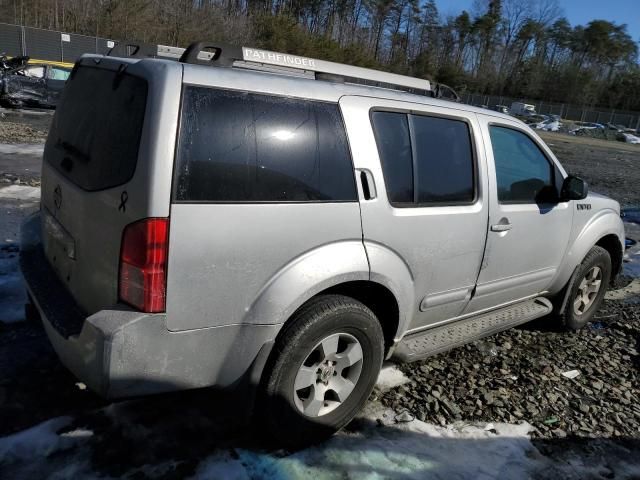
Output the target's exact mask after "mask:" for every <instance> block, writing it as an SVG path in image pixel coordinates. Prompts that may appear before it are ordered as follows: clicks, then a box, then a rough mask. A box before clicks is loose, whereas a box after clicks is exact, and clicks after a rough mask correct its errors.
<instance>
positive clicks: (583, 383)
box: [0, 119, 640, 479]
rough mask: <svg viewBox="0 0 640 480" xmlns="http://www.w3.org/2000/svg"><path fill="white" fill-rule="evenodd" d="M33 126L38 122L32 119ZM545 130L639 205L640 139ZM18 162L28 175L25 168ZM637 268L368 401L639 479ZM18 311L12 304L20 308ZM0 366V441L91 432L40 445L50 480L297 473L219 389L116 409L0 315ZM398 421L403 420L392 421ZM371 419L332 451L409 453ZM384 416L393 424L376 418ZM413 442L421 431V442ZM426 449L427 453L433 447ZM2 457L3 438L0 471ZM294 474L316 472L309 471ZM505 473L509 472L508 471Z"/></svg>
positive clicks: (13, 253)
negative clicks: (606, 290) (215, 464)
mask: <svg viewBox="0 0 640 480" xmlns="http://www.w3.org/2000/svg"><path fill="white" fill-rule="evenodd" d="M22 120H24V119H22ZM30 121H33V120H27V123H29V122H30ZM40 121H41V120H40V119H38V120H36V122H40ZM17 123H20V119H19V121H18V122H17ZM11 128H14V127H11ZM34 128H35V127H34ZM543 138H544V139H545V141H547V143H548V144H549V145H550V146H551V148H552V149H553V150H554V152H555V153H556V154H557V155H558V157H559V158H560V160H561V161H562V162H563V164H564V166H565V167H566V169H567V170H568V171H569V172H571V173H574V174H577V175H580V176H582V177H583V178H585V179H586V180H587V181H588V182H589V183H590V185H591V187H592V189H593V190H595V191H599V192H601V193H604V194H607V195H610V196H612V197H613V198H615V199H617V200H618V201H620V202H621V203H622V204H624V205H640V163H639V162H640V146H634V145H624V144H619V143H617V142H605V141H598V140H593V139H588V138H576V137H570V136H567V135H561V134H547V133H545V134H543ZM2 160H3V157H2V155H0V173H1V174H3V175H2V176H3V178H4V180H5V183H4V184H3V183H0V189H1V188H2V187H3V186H4V185H7V184H9V183H11V184H13V183H23V184H29V183H30V184H37V172H36V173H34V168H33V164H34V163H37V161H38V157H37V155H36V154H29V155H26V154H24V155H18V156H16V155H15V154H6V155H5V157H4V163H2ZM25 164H28V165H29V172H30V173H29V175H26V176H24V177H23V174H22V173H21V172H23V170H24V168H25ZM34 182H36V183H34ZM35 208H37V201H35V200H33V199H30V198H26V197H25V198H23V199H21V200H20V199H11V200H3V199H2V198H1V197H0V210H1V212H2V215H0V230H1V231H2V237H0V297H2V295H5V298H6V293H7V292H8V291H9V290H7V288H8V287H7V285H8V284H9V283H10V282H9V283H7V282H6V280H7V279H13V280H11V281H13V282H14V283H13V287H12V288H14V289H15V286H16V284H15V281H19V279H18V280H16V278H17V277H16V276H15V275H16V258H17V255H18V252H19V247H18V246H17V225H18V222H17V220H18V219H19V218H21V217H23V216H24V215H25V214H27V213H28V212H29V211H32V210H33V209H35ZM628 229H629V230H628V236H629V237H630V238H633V239H635V240H639V241H640V226H634V225H632V224H628ZM633 252H634V253H636V251H635V250H634V251H633ZM639 257H640V256H639ZM2 269H4V270H2ZM635 269H637V263H633V262H631V263H628V264H626V265H625V272H626V276H624V277H623V278H621V280H620V282H619V284H618V285H617V286H618V287H621V288H620V289H618V290H616V292H615V294H614V295H612V296H611V297H610V300H608V301H607V302H606V304H605V306H604V308H603V309H602V310H601V311H600V312H599V314H598V316H597V318H596V321H595V322H594V323H592V324H591V325H590V326H589V327H587V328H585V329H584V330H582V331H581V332H578V333H566V332H561V331H559V330H558V328H557V325H555V324H554V323H553V321H552V320H550V319H542V320H540V321H538V322H535V323H533V324H530V325H526V326H524V327H521V328H517V329H513V330H511V331H507V332H503V333H501V334H498V335H494V336H492V337H488V338H485V339H483V340H481V341H478V342H475V343H473V344H470V345H466V346H464V347H461V348H458V349H455V350H453V351H451V352H448V353H445V354H441V355H438V356H436V357H433V358H431V359H428V360H426V361H423V362H417V363H414V364H409V365H402V366H400V367H399V368H400V369H401V371H402V372H404V373H405V374H406V376H407V377H409V379H410V381H409V382H408V383H405V384H404V385H401V386H397V387H394V388H390V389H381V390H377V391H376V392H375V393H374V395H373V396H372V398H371V402H370V406H371V405H374V406H375V405H378V406H381V407H382V408H383V409H388V410H387V411H392V412H393V413H392V415H391V417H390V418H391V419H392V420H391V423H394V422H395V423H398V422H404V421H407V420H411V419H412V418H416V419H418V420H423V421H426V422H428V423H429V424H433V425H436V426H442V425H444V426H445V427H442V428H447V429H451V428H452V427H451V426H452V425H457V427H455V428H461V429H462V428H467V426H469V425H476V424H478V422H480V424H482V425H486V426H485V427H483V428H486V429H488V431H489V432H490V431H491V429H492V428H493V427H491V425H493V423H490V422H503V423H510V424H516V423H519V422H522V421H526V422H527V423H528V424H530V425H531V426H532V430H531V432H530V435H531V437H532V438H533V444H534V445H535V446H536V447H537V450H535V451H533V452H528V453H527V454H526V456H527V458H526V459H521V461H522V462H525V463H526V462H529V461H536V462H537V461H543V460H544V461H545V462H552V463H551V464H548V465H547V464H545V465H546V466H545V467H544V468H542V469H538V470H535V472H536V473H535V474H527V476H530V477H533V478H576V479H577V478H594V479H596V478H597V479H601V478H640V406H639V404H638V398H640V354H639V352H640V306H639V305H640V281H638V280H633V278H632V275H638V273H636V272H637V270H635ZM622 287H624V288H622ZM12 294H14V295H15V294H16V292H15V291H13V292H12ZM14 303H19V302H18V301H14ZM14 307H16V308H15V310H16V311H19V309H20V306H19V305H14ZM0 320H2V319H1V318H0ZM570 370H578V372H579V375H578V376H577V377H576V378H573V379H569V378H566V377H565V376H563V373H565V372H567V371H570ZM0 372H2V375H0V436H3V435H7V434H10V433H13V432H18V431H20V430H23V429H25V428H28V427H32V426H33V425H36V424H38V423H39V422H43V421H45V420H48V419H51V418H54V417H55V418H66V417H70V418H71V419H72V420H69V421H68V422H67V423H66V424H65V423H64V422H61V423H60V425H64V428H62V427H57V428H58V430H59V431H62V430H64V431H65V432H66V433H65V435H66V434H69V435H75V436H76V437H77V436H78V435H80V436H82V435H88V436H87V440H84V443H82V445H83V446H82V447H78V448H76V447H74V445H76V444H75V443H73V442H71V441H70V443H68V444H64V445H66V446H65V447H64V448H61V449H59V450H56V451H55V452H54V453H51V450H46V449H45V451H44V453H34V455H40V456H41V457H42V458H44V461H45V462H46V465H47V467H46V468H47V470H46V472H48V474H51V475H54V473H55V474H56V475H58V476H57V477H56V478H65V477H74V478H87V477H86V476H84V475H80V474H78V475H76V473H77V472H80V471H81V472H85V473H86V471H90V472H94V474H95V475H98V474H99V475H108V476H111V477H122V476H124V475H127V477H128V478H183V477H185V476H188V475H192V474H194V473H196V472H198V471H200V470H199V469H200V468H201V466H202V465H201V464H202V463H205V462H204V461H203V459H205V458H206V457H207V456H208V455H211V452H214V451H215V452H218V453H215V455H218V456H220V455H222V457H223V459H224V461H225V462H227V463H232V464H233V465H236V464H238V465H239V464H241V465H242V466H243V468H245V469H247V470H248V471H250V472H253V473H250V474H248V475H245V476H241V475H238V476H237V478H262V477H264V476H276V477H278V478H286V475H285V474H284V473H283V472H290V471H291V470H280V468H281V467H280V465H281V464H280V463H278V464H277V465H278V467H277V468H275V467H274V468H275V470H274V468H271V467H269V468H271V469H269V468H267V469H266V470H265V469H264V468H265V467H262V466H261V467H260V468H258V467H255V465H256V463H255V458H254V457H255V456H256V455H258V456H259V455H263V454H265V453H264V452H266V454H268V455H269V458H272V459H276V460H273V461H274V462H275V461H278V462H280V460H283V461H287V459H289V460H290V461H293V460H292V459H299V458H300V457H299V456H298V457H296V456H295V455H300V454H295V455H291V456H290V453H289V452H281V451H273V450H272V449H270V448H269V447H268V446H265V445H264V444H260V443H259V440H257V438H258V437H259V436H257V435H256V432H255V431H253V430H252V429H251V428H250V427H247V426H246V425H243V423H242V421H241V420H242V412H237V411H236V410H235V409H234V408H233V406H234V402H235V400H234V399H229V398H227V397H225V396H222V395H219V394H216V393H215V392H189V393H180V394H175V395H166V396H159V397H155V398H152V399H142V400H137V401H132V402H126V403H120V404H110V403H108V402H106V401H104V400H102V399H99V398H98V397H96V396H95V395H93V394H92V393H91V392H89V391H87V390H86V389H84V388H83V385H81V384H77V380H76V379H74V378H73V376H72V375H71V374H70V373H68V372H67V371H66V370H65V368H64V367H63V366H62V365H61V364H60V363H59V361H58V360H57V357H56V356H55V354H54V352H53V351H52V349H51V347H50V346H49V343H48V342H47V340H46V338H45V336H44V333H43V330H42V327H41V326H39V325H37V324H31V323H28V322H24V321H18V322H14V323H2V322H1V321H0ZM398 418H400V419H401V420H394V419H398ZM368 421H369V420H366V419H365V420H362V419H360V420H358V421H356V422H354V423H353V424H352V425H351V426H350V427H349V428H348V429H347V430H348V432H347V434H346V436H339V437H338V438H337V439H335V440H333V441H332V442H333V443H330V444H329V447H328V448H335V447H336V446H341V448H343V447H344V448H347V447H346V446H347V445H353V444H354V442H355V445H358V443H357V442H358V441H359V440H358V439H362V438H363V437H367V438H368V436H373V438H374V439H375V441H376V442H378V443H375V442H374V443H373V444H369V443H368V444H366V446H367V449H373V450H374V451H375V454H376V455H382V453H381V452H384V451H385V450H387V449H392V450H393V449H394V448H395V450H394V451H392V452H391V453H390V454H389V455H390V457H384V458H385V459H386V460H385V461H391V460H393V459H395V461H396V462H398V463H402V462H401V461H400V460H398V458H400V456H401V455H402V454H403V453H406V452H403V451H401V450H402V449H401V448H400V447H399V445H406V444H403V443H398V442H400V440H399V438H398V437H397V436H393V435H391V434H388V432H387V430H384V428H383V429H377V430H371V428H372V427H370V426H369V427H365V426H363V425H367V422H368ZM378 421H379V423H384V424H385V425H386V424H388V423H389V422H388V421H387V420H383V419H382V417H379V418H378ZM496 425H497V423H496ZM374 427H375V425H374ZM434 428H435V427H434ZM496 428H498V429H499V427H497V426H496ZM60 429H62V430H60ZM54 431H55V429H54ZM372 431H375V433H371V432H372ZM447 431H449V430H447ZM78 432H79V433H78ZM83 432H84V433H83ZM86 432H89V433H86ZM389 435H390V436H389ZM394 435H395V434H394ZM474 435H475V434H474ZM488 435H490V434H488ZM76 437H74V438H76ZM474 438H475V437H474ZM389 439H390V440H389ZM383 440H384V441H383ZM520 440H521V439H519V440H518V442H519V441H520ZM74 441H76V440H74ZM415 441H416V442H419V441H421V440H420V438H419V437H415ZM349 442H350V443H349ZM432 443H433V442H432ZM454 443H455V442H454ZM516 444H517V442H516V443H509V444H499V443H497V444H491V443H489V444H484V445H485V447H482V448H486V455H488V457H487V458H488V459H489V460H487V461H488V462H489V463H490V462H493V461H494V459H493V457H490V455H492V454H493V453H495V452H497V451H503V450H504V451H510V450H509V449H513V448H514V445H516ZM256 445H258V446H257V447H256ZM420 445H423V447H421V448H431V447H429V446H428V445H430V444H429V443H425V444H420ZM449 445H450V446H451V448H452V449H453V450H451V452H450V453H449V455H450V456H451V460H450V461H451V462H455V461H456V459H455V458H454V457H456V456H459V457H461V458H460V459H458V461H460V462H461V463H465V464H468V463H469V462H468V461H464V456H465V455H466V454H467V453H468V454H469V455H473V454H472V453H469V452H476V453H477V452H479V451H482V452H484V451H485V450H477V449H478V448H480V447H478V445H479V444H478V443H477V442H475V441H474V442H473V443H464V442H462V443H461V444H457V447H454V446H452V445H454V444H449ZM332 446H333V447H332ZM25 448H27V447H25ZM56 448H57V447H56ZM349 448H351V447H349ZM402 448H405V447H402ZM443 448H449V447H443ZM455 448H459V450H455ZM41 450H42V448H41ZM47 452H48V453H47ZM220 452H222V453H220ZM247 452H252V453H251V454H250V455H249V454H247ZM256 452H262V453H256ZM429 452H431V450H429ZM456 452H458V453H457V454H456ZM465 452H466V453H465ZM22 455H23V456H20V455H18V454H14V458H13V460H11V461H12V462H13V463H10V467H11V470H7V471H10V472H12V473H16V472H17V473H16V476H13V477H12V478H42V477H46V476H48V474H47V475H44V474H43V470H34V468H36V467H33V466H32V465H31V463H30V462H31V460H30V457H29V456H28V455H26V454H22ZM248 455H249V456H251V455H253V457H251V458H252V459H251V460H247V458H248ZM309 455H311V454H309ZM314 455H315V454H314ZM318 455H319V454H318ZM323 455H326V453H323V454H322V455H320V457H318V458H319V459H316V460H313V461H316V462H317V463H319V464H322V463H324V464H327V463H329V464H330V465H332V467H331V468H334V469H336V470H335V473H336V475H334V476H329V475H328V476H327V478H343V477H341V475H344V471H345V469H346V470H348V469H349V465H351V467H352V468H353V465H354V464H349V463H342V464H338V466H336V465H334V464H332V463H331V462H328V461H327V459H326V457H325V456H323ZM363 455H364V454H363ZM430 455H431V453H430ZM2 458H3V452H2V444H1V443H0V471H1V470H2ZM314 458H315V457H314ZM332 458H333V457H332ZM363 458H364V457H363ZM371 458H372V457H371V456H368V457H366V461H365V460H362V458H361V459H359V460H358V462H359V463H358V462H356V464H358V468H362V469H363V470H362V471H365V472H366V471H368V470H367V468H369V469H371V468H382V467H372V466H371V465H372V464H371V463H369V462H371ZM403 458H404V457H403ZM443 458H446V457H443ZM474 458H475V457H474ZM16 459H17V460H16ZM532 459H533V460H532ZM334 460H335V459H334ZM334 460H332V461H334ZM428 460H429V461H430V462H431V463H430V464H429V465H431V466H430V467H429V468H434V469H435V470H433V471H431V470H429V471H431V473H434V472H435V473H437V472H440V473H439V475H440V478H451V477H452V476H456V475H454V474H453V473H451V472H450V471H447V472H448V473H447V474H444V473H442V472H443V470H442V469H441V468H440V467H438V464H437V462H435V463H434V461H433V458H432V457H429V458H428ZM261 461H262V460H261ZM270 461H271V460H270ZM305 461H307V460H305ZM341 461H343V462H344V461H346V460H344V459H342V460H341ZM510 461H511V460H508V461H507V463H505V464H504V466H503V467H501V468H502V470H500V469H498V470H497V471H495V472H494V471H492V472H494V473H493V474H490V473H485V474H486V475H487V476H488V477H491V476H497V477H500V478H517V476H518V475H514V474H513V472H516V471H519V470H517V469H516V466H514V465H512V464H510V463H509V462H510ZM233 462H236V463H233ZM441 463H442V462H441ZM33 465H35V462H34V463H33ZM199 465H200V466H199ZM248 465H249V466H248ZM260 465H262V464H260ZM304 465H305V464H304V462H303V467H304ZM306 465H307V466H308V463H307V464H306ZM623 465H624V468H623ZM71 466H73V468H72V467H71ZM38 468H40V467H38ZM256 468H257V470H256ZM282 468H284V467H282ZM305 468H307V467H305ZM421 468H422V467H421ZM424 468H426V467H424ZM460 468H462V467H460ZM483 468H485V467H483ZM518 468H519V467H518ZM87 469H88V470H87ZM252 469H254V470H252ZM296 471H298V470H296ZM389 471H391V470H389ZM461 471H464V472H466V471H467V470H453V472H454V473H456V472H458V473H457V476H458V477H465V478H468V477H472V476H473V475H472V474H469V473H467V474H466V475H464V474H460V473H459V472H461ZM479 471H480V470H479ZM479 471H478V472H479ZM484 471H485V472H487V471H489V470H484ZM61 472H62V473H61ZM64 472H67V473H68V475H65V474H64ZM300 472H303V474H304V475H311V474H313V472H315V470H309V469H308V468H307V469H306V470H305V469H303V470H300ZM427 472H428V471H427V470H424V471H423V472H422V473H423V474H424V475H426V474H427ZM508 472H511V473H509V474H508V475H506V476H505V473H508ZM354 476H355V477H358V475H355V474H354ZM382 476H383V477H385V475H382ZM397 477H398V475H391V474H389V475H387V478H397ZM203 478H205V477H203ZM206 478H222V477H219V476H218V477H216V476H209V477H206ZM350 478H351V477H350ZM402 478H424V476H423V475H420V474H419V475H417V476H416V475H414V474H412V475H404V476H402Z"/></svg>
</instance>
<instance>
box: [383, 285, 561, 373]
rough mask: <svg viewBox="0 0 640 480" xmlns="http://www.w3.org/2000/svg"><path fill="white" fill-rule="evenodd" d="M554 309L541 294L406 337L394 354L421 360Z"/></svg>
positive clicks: (403, 359)
mask: <svg viewBox="0 0 640 480" xmlns="http://www.w3.org/2000/svg"><path fill="white" fill-rule="evenodd" d="M551 310H553V306H552V304H551V302H550V301H549V300H547V299H546V298H543V297H538V298H534V299H532V300H527V301H525V302H521V303H517V304H515V305H510V306H508V307H504V308H500V309H498V310H493V311H491V312H487V313H483V314H481V315H478V316H475V317H471V318H465V319H464V320H458V321H456V322H452V323H450V324H447V325H443V326H441V327H434V328H431V329H429V330H426V331H422V332H418V333H415V334H413V335H408V336H406V337H405V338H403V339H402V340H401V341H400V343H399V344H398V346H397V347H396V350H395V352H394V354H393V356H394V357H395V358H397V359H399V360H401V361H403V362H414V361H416V360H422V359H423V358H426V357H430V356H431V355H436V354H438V353H441V352H444V351H446V350H449V349H451V348H454V347H459V346H460V345H464V344H465V343H469V342H472V341H474V340H478V339H479V338H482V337H486V336H488V335H492V334H494V333H498V332H501V331H502V330H506V329H508V328H511V327H515V326H516V325H520V324H522V323H526V322H529V321H531V320H535V319H536V318H540V317H543V316H545V315H547V314H548V313H551Z"/></svg>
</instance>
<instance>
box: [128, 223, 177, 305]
mask: <svg viewBox="0 0 640 480" xmlns="http://www.w3.org/2000/svg"><path fill="white" fill-rule="evenodd" d="M168 253H169V219H168V218H145V219H144V220H140V221H138V222H135V223H132V224H129V225H127V226H126V227H125V229H124V233H123V234H122V245H121V249H120V278H119V286H118V290H119V295H120V300H122V301H123V302H125V303H128V304H129V305H131V306H133V307H135V308H137V309H138V310H141V311H143V312H148V313H158V312H164V311H165V303H166V302H165V300H166V291H167V257H168Z"/></svg>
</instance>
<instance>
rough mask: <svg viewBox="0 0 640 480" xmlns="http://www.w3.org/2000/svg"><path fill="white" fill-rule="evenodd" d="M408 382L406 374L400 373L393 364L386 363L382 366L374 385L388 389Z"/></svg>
mask: <svg viewBox="0 0 640 480" xmlns="http://www.w3.org/2000/svg"><path fill="white" fill-rule="evenodd" d="M408 382H410V380H409V379H408V378H407V376H406V375H405V374H404V373H402V372H401V371H400V370H399V369H398V368H397V367H396V366H395V365H394V364H392V363H387V364H384V365H383V366H382V369H381V370H380V375H378V381H377V382H376V386H377V387H378V388H379V389H380V390H390V389H392V388H395V387H399V386H400V385H404V384H405V383H408Z"/></svg>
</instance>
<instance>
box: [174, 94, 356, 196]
mask: <svg viewBox="0 0 640 480" xmlns="http://www.w3.org/2000/svg"><path fill="white" fill-rule="evenodd" d="M188 87H197V88H207V89H210V90H221V91H227V92H239V93H248V94H254V95H265V96H268V97H278V98H290V99H294V100H302V101H307V102H313V103H324V104H328V105H334V106H336V107H337V108H338V113H339V114H340V120H341V122H342V123H341V125H342V128H343V131H344V137H345V139H346V141H347V154H348V156H349V162H350V164H351V171H352V173H353V188H354V192H355V197H354V200H178V196H177V190H178V178H177V177H178V175H179V172H178V168H177V160H178V148H179V146H180V132H181V131H182V121H183V106H184V102H183V99H184V92H185V89H186V88H188ZM359 202H360V199H359V196H358V184H357V181H356V170H355V166H354V163H353V151H352V148H351V142H350V141H349V133H348V132H347V125H346V123H345V121H344V115H343V114H342V108H340V104H339V103H338V102H331V101H327V100H316V99H313V98H309V97H299V96H295V95H284V94H276V93H269V92H262V91H259V90H246V89H243V88H229V87H219V86H215V85H203V84H200V83H183V84H182V88H181V89H180V109H179V111H178V125H177V128H176V139H175V146H174V155H173V174H172V175H171V203H174V204H180V205H189V204H192V205H295V204H314V205H315V204H323V203H359Z"/></svg>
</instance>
